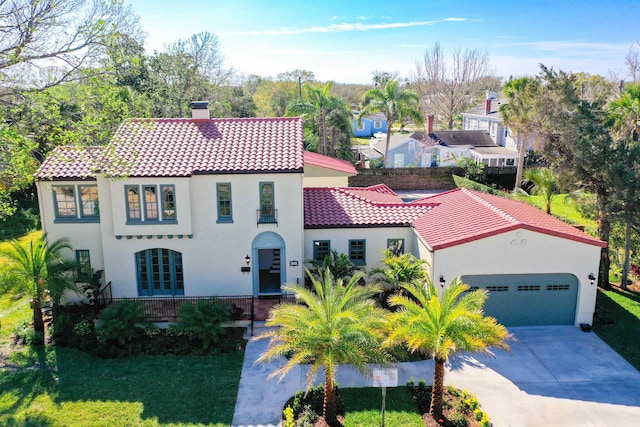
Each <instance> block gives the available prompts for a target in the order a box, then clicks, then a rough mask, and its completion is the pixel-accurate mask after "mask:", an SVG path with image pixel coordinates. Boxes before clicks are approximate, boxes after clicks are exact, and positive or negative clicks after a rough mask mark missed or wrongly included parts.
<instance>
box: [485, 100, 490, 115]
mask: <svg viewBox="0 0 640 427" xmlns="http://www.w3.org/2000/svg"><path fill="white" fill-rule="evenodd" d="M490 112H491V98H487V99H485V101H484V115H485V116H486V115H488V114H489V113H490Z"/></svg>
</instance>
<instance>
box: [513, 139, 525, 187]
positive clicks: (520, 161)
mask: <svg viewBox="0 0 640 427" xmlns="http://www.w3.org/2000/svg"><path fill="white" fill-rule="evenodd" d="M516 141H518V169H517V170H516V184H515V187H514V190H517V189H518V188H520V187H521V186H522V172H523V170H524V153H525V144H524V137H523V136H522V134H521V133H518V136H517V137H516Z"/></svg>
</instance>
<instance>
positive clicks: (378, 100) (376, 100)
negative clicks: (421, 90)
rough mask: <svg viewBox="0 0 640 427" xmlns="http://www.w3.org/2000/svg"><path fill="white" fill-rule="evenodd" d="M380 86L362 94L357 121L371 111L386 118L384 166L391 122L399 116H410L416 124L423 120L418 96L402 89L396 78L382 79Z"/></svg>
mask: <svg viewBox="0 0 640 427" xmlns="http://www.w3.org/2000/svg"><path fill="white" fill-rule="evenodd" d="M382 83H383V86H382V88H377V87H376V88H373V89H369V90H368V91H366V92H365V93H364V95H363V96H362V103H363V104H364V108H362V110H361V111H360V114H359V115H358V121H360V120H361V119H362V117H364V116H368V115H371V114H373V113H382V114H384V115H385V117H386V118H387V140H386V143H385V146H384V165H385V167H386V163H387V155H388V154H389V139H390V138H391V124H392V123H394V122H395V121H397V120H400V119H401V117H404V118H407V117H411V118H412V119H413V121H414V122H415V123H416V124H419V125H421V124H422V123H423V122H424V119H423V117H422V113H420V110H419V108H418V103H419V101H420V97H419V96H418V95H417V94H415V93H414V92H411V91H409V90H402V88H401V87H400V86H399V83H398V81H397V80H391V79H384V80H382Z"/></svg>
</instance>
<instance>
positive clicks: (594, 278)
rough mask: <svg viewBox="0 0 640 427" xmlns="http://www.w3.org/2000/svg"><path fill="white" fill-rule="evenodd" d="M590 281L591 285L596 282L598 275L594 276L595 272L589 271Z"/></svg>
mask: <svg viewBox="0 0 640 427" xmlns="http://www.w3.org/2000/svg"><path fill="white" fill-rule="evenodd" d="M589 283H591V286H593V284H594V283H596V276H594V275H593V273H589Z"/></svg>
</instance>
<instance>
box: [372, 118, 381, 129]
mask: <svg viewBox="0 0 640 427" xmlns="http://www.w3.org/2000/svg"><path fill="white" fill-rule="evenodd" d="M373 127H374V128H375V129H382V120H374V121H373Z"/></svg>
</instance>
